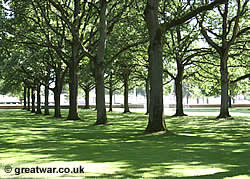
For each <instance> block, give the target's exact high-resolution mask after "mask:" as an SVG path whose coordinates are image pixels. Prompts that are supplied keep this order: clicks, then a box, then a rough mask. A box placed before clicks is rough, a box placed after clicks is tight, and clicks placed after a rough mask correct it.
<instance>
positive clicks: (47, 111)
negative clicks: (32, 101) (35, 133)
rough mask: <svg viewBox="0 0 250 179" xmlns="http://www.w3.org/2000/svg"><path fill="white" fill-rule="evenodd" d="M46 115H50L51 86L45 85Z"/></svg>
mask: <svg viewBox="0 0 250 179" xmlns="http://www.w3.org/2000/svg"><path fill="white" fill-rule="evenodd" d="M44 115H49V86H48V85H45V96H44Z"/></svg>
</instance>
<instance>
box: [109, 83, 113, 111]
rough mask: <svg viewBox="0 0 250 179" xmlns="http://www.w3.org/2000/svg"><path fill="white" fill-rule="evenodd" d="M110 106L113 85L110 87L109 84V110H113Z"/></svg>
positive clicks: (111, 104) (111, 103)
mask: <svg viewBox="0 0 250 179" xmlns="http://www.w3.org/2000/svg"><path fill="white" fill-rule="evenodd" d="M112 106H113V87H112V84H110V86H109V112H112V111H113V109H112Z"/></svg>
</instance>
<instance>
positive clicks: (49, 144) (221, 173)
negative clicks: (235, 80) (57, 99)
mask: <svg viewBox="0 0 250 179" xmlns="http://www.w3.org/2000/svg"><path fill="white" fill-rule="evenodd" d="M66 114H67V111H66V110H64V111H63V118H61V119H54V118H53V117H52V116H43V115H35V114H31V113H30V112H26V111H21V110H8V111H7V110H0V122H1V125H0V136H1V137H0V178H4V177H6V178H8V177H12V178H15V177H17V178H34V177H36V178H46V177H47V178H56V177H68V178H72V177H76V178H77V177H78V178H83V177H85V178H115V177H116V178H140V177H145V178H150V177H157V178H170V179H171V178H202V179H203V178H250V167H249V166H250V160H249V158H250V135H249V132H250V131H249V130H250V129H249V126H250V116H240V117H234V119H233V120H223V119H222V120H217V119H215V117H211V116H209V117H206V116H187V117H169V116H167V117H166V124H167V128H168V130H170V131H171V132H173V133H174V134H172V135H166V134H161V133H156V134H147V135H145V134H143V132H144V129H145V127H146V125H147V116H145V115H144V114H142V113H131V114H121V113H118V112H113V113H108V120H109V125H101V126H95V125H93V124H94V122H95V120H96V117H95V116H96V112H95V111H91V110H81V111H80V117H81V119H82V120H81V121H65V118H66ZM6 165H11V166H12V167H13V168H14V167H35V166H39V167H70V168H72V167H78V166H79V165H82V166H84V167H85V173H84V174H59V173H57V174H31V173H29V174H20V175H15V172H14V171H12V172H11V173H10V174H6V173H5V172H4V170H3V167H4V166H6Z"/></svg>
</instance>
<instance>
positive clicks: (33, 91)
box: [31, 88, 36, 113]
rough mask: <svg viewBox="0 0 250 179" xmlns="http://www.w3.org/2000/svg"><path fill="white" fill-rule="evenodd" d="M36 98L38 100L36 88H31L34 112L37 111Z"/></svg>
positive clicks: (32, 109) (32, 110)
mask: <svg viewBox="0 0 250 179" xmlns="http://www.w3.org/2000/svg"><path fill="white" fill-rule="evenodd" d="M35 100H36V95H35V89H34V88H31V101H32V107H31V112H32V113H35V112H36V107H35Z"/></svg>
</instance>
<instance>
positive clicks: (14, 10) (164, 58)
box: [0, 0, 250, 133]
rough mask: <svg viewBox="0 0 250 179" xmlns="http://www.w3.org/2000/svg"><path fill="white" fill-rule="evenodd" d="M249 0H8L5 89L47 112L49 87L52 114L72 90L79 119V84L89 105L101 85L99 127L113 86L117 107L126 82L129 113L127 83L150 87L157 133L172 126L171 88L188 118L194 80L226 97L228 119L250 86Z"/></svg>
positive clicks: (1, 70)
mask: <svg viewBox="0 0 250 179" xmlns="http://www.w3.org/2000/svg"><path fill="white" fill-rule="evenodd" d="M248 7H249V3H248V0H213V1H208V0H201V1H191V0H186V1H183V0H173V1H163V0H120V1H109V0H99V1H96V0H3V1H0V16H1V17H0V18H1V19H0V85H1V86H0V93H2V94H6V93H11V94H13V95H17V94H20V93H22V94H23V95H22V96H23V101H24V108H25V109H27V110H31V112H36V113H37V114H41V113H42V111H41V92H44V97H45V99H44V101H45V104H44V109H45V110H44V114H45V115H48V114H49V113H50V111H49V102H48V99H49V94H50V91H51V92H53V95H54V103H55V105H54V109H55V110H54V116H55V117H57V118H58V117H61V111H60V95H61V93H62V92H63V90H67V88H68V91H69V113H68V117H67V120H79V119H80V118H79V114H78V94H79V88H81V89H82V90H83V91H84V95H85V103H86V104H85V108H86V109H88V108H89V93H90V91H91V90H93V89H95V92H96V110H97V117H96V125H99V124H106V123H107V122H108V119H107V115H106V107H105V91H107V92H108V93H109V95H110V99H109V101H110V104H109V105H110V106H109V111H112V97H113V94H114V92H115V91H117V90H122V91H123V93H124V112H129V105H128V104H129V101H128V93H129V91H130V90H131V89H134V88H135V87H140V88H144V89H145V92H146V96H147V98H146V99H147V111H145V112H146V114H149V119H148V125H147V127H146V132H149V133H152V132H158V131H167V128H166V125H165V121H164V118H163V109H164V104H163V94H164V92H165V91H166V89H167V88H171V87H172V89H173V90H174V92H175V94H176V113H175V116H183V115H185V114H184V111H183V97H184V92H185V88H187V87H190V88H192V89H190V90H193V91H194V93H195V92H197V91H199V93H200V94H197V95H203V96H220V97H221V106H220V114H219V116H218V118H228V117H230V114H229V110H228V109H229V106H230V102H231V99H230V98H231V97H232V96H233V95H236V94H237V93H241V92H244V91H246V90H247V88H248V89H249V85H250V84H249V79H250V58H249V40H250V39H249V35H248V34H249V31H250V26H249V12H248ZM185 84H188V85H185ZM41 89H44V90H42V91H41ZM35 101H36V102H37V105H35ZM30 104H31V106H30ZM35 107H36V108H35Z"/></svg>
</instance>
